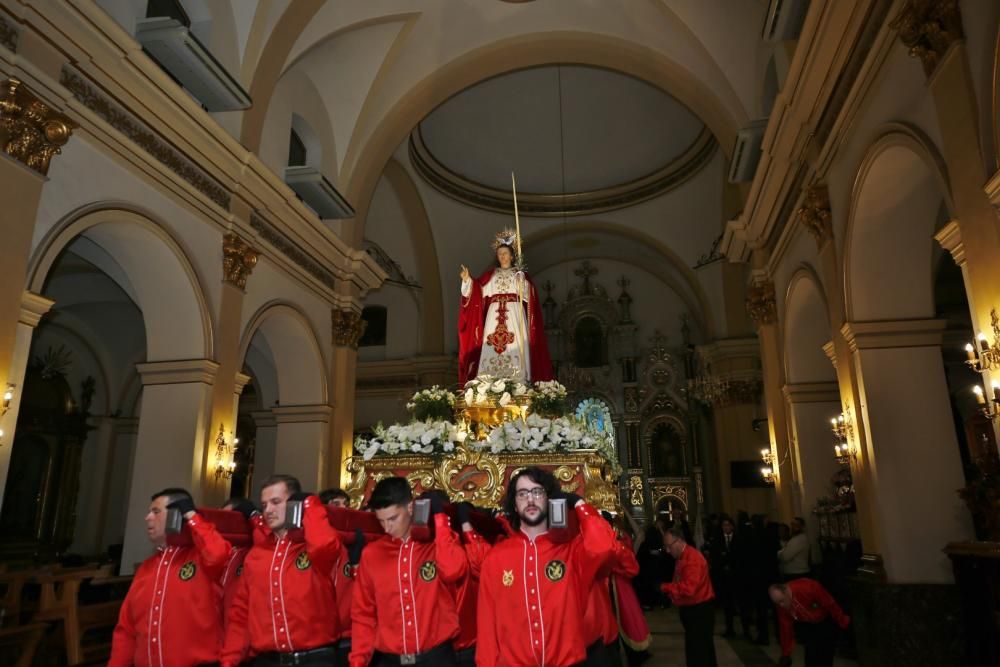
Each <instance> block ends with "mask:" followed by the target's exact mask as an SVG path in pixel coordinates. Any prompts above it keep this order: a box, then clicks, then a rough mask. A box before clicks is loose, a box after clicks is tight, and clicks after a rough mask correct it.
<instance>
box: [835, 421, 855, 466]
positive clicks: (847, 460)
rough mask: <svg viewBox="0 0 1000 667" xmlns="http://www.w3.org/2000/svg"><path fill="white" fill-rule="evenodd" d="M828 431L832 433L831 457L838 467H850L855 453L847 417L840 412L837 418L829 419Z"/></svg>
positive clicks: (852, 430)
mask: <svg viewBox="0 0 1000 667" xmlns="http://www.w3.org/2000/svg"><path fill="white" fill-rule="evenodd" d="M830 429H831V430H832V431H833V437H834V445H833V455H834V457H835V458H836V459H837V463H839V464H840V465H845V466H847V465H850V464H851V459H853V458H854V456H855V454H856V452H855V450H854V445H853V444H851V440H852V439H853V437H852V436H853V435H854V427H853V425H852V424H851V422H850V420H849V419H848V418H847V416H846V415H845V414H844V413H843V412H841V413H840V415H839V416H837V417H833V418H831V419H830Z"/></svg>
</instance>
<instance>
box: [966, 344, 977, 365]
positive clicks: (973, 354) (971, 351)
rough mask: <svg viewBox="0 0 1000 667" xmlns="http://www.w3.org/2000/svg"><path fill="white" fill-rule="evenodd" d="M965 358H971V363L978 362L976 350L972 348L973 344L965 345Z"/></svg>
mask: <svg viewBox="0 0 1000 667" xmlns="http://www.w3.org/2000/svg"><path fill="white" fill-rule="evenodd" d="M965 356H966V357H968V358H969V361H975V360H976V348H974V347H972V343H966V344H965Z"/></svg>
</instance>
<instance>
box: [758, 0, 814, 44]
mask: <svg viewBox="0 0 1000 667" xmlns="http://www.w3.org/2000/svg"><path fill="white" fill-rule="evenodd" d="M808 10H809V2H808V0H770V2H769V3H768V5H767V13H766V14H765V15H764V29H763V31H762V32H761V38H762V39H763V40H764V41H765V42H787V41H789V40H793V39H796V38H798V36H799V31H800V30H801V29H802V21H803V20H805V17H806V12H807V11H808Z"/></svg>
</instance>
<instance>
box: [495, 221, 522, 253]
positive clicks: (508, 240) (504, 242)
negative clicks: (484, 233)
mask: <svg viewBox="0 0 1000 667" xmlns="http://www.w3.org/2000/svg"><path fill="white" fill-rule="evenodd" d="M491 245H492V247H493V252H496V251H497V249H498V248H499V247H500V246H507V247H508V248H510V250H511V252H516V248H517V232H515V231H514V230H513V229H511V228H510V227H508V228H506V229H505V230H503V231H502V232H497V235H496V236H495V237H494V238H493V243H492V244H491Z"/></svg>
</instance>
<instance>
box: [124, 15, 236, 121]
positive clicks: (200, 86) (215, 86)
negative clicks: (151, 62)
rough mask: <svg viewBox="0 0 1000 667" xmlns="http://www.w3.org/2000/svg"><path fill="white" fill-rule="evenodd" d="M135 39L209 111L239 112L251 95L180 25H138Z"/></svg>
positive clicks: (167, 21)
mask: <svg viewBox="0 0 1000 667" xmlns="http://www.w3.org/2000/svg"><path fill="white" fill-rule="evenodd" d="M135 37H136V39H137V40H139V43H140V44H142V48H143V49H145V51H146V52H147V53H149V55H151V56H152V57H153V58H154V59H155V60H156V62H158V63H159V64H160V67H162V68H163V69H164V70H166V72H167V73H168V74H169V75H170V76H171V77H173V78H174V80H176V81H177V82H178V83H179V84H180V85H182V86H184V88H185V89H187V90H188V91H189V92H190V93H191V94H192V95H194V97H195V98H196V99H197V100H198V101H199V102H201V103H202V104H203V105H204V107H205V108H206V109H208V110H209V111H238V110H240V109H246V108H248V107H249V106H250V104H251V100H250V95H249V94H248V93H247V92H246V91H245V90H243V87H242V86H240V84H239V82H238V81H237V80H236V79H234V78H233V76H232V75H231V74H230V73H229V72H227V71H226V68H225V67H223V66H222V64H221V63H219V61H218V60H216V59H215V57H214V56H213V55H212V54H211V53H210V52H209V51H208V49H206V48H205V47H204V45H203V44H202V43H201V42H200V41H198V38H197V37H195V36H194V35H193V34H192V33H191V31H190V30H189V29H188V28H187V26H185V25H184V24H183V23H181V22H180V21H178V20H176V19H173V18H170V17H166V16H157V17H153V18H146V19H140V20H139V21H137V22H136V29H135Z"/></svg>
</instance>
